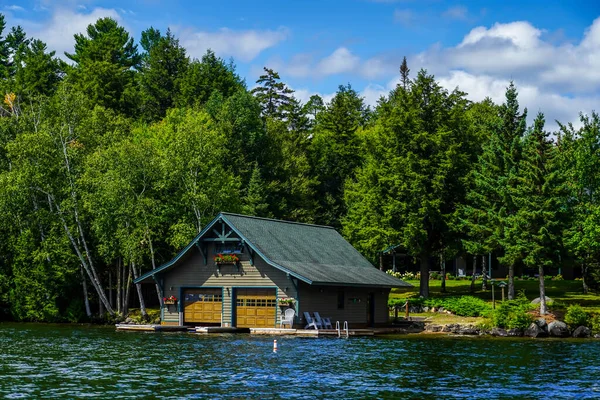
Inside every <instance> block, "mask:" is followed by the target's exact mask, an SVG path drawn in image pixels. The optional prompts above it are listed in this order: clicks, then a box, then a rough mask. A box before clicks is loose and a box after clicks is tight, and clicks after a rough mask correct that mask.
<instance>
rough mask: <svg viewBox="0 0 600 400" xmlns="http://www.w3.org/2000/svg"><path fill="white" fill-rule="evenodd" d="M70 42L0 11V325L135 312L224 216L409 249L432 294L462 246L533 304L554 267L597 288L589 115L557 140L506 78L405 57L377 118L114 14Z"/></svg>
mask: <svg viewBox="0 0 600 400" xmlns="http://www.w3.org/2000/svg"><path fill="white" fill-rule="evenodd" d="M74 39H75V46H74V48H73V51H72V52H71V53H65V57H66V59H68V62H65V61H63V60H62V59H61V58H59V57H58V55H57V54H55V53H54V52H53V51H50V50H49V49H48V48H47V46H46V44H45V43H44V42H43V41H42V40H40V39H38V38H30V37H28V36H27V33H26V32H24V30H23V29H22V28H21V27H18V26H17V27H12V28H10V29H8V28H7V26H6V23H5V20H4V17H3V16H1V15H0V77H1V78H0V85H1V90H2V95H3V98H2V99H0V102H1V104H0V238H1V239H2V240H0V319H14V320H18V321H48V322H61V321H69V322H78V321H85V320H90V319H93V318H97V317H98V316H103V317H104V318H108V319H110V318H116V317H118V316H122V315H126V314H127V312H128V309H129V308H130V307H134V306H135V307H137V306H138V304H137V301H138V300H139V302H140V303H141V304H139V305H141V307H142V309H143V308H144V301H143V296H142V291H141V287H140V286H139V285H137V286H136V285H133V284H132V280H133V279H135V278H136V277H138V276H139V275H140V274H142V273H144V272H147V271H148V270H150V269H152V268H156V267H157V266H159V265H161V264H162V263H164V262H166V261H168V260H169V259H171V257H172V256H173V255H174V254H176V253H177V251H178V250H179V249H181V248H182V247H183V246H185V245H186V244H187V243H188V242H189V241H190V240H191V239H192V238H193V237H194V236H196V235H197V234H198V233H199V232H200V231H201V230H202V228H203V227H204V225H205V224H207V223H208V222H209V221H210V220H211V219H212V218H213V217H214V216H215V215H216V214H217V213H218V212H219V211H228V212H237V213H243V214H248V215H255V216H261V217H269V218H277V219H284V220H291V221H298V222H307V223H315V224H320V225H329V226H333V227H335V228H336V229H338V230H339V231H340V232H341V233H342V235H343V236H344V237H345V238H346V239H347V240H349V241H350V242H351V243H352V244H353V245H354V246H355V247H356V248H357V249H358V250H359V251H360V252H361V253H362V254H363V255H364V256H365V257H367V258H368V259H369V260H371V262H372V263H373V264H374V265H377V263H378V261H377V253H378V251H380V250H382V249H384V248H386V247H388V246H390V245H396V244H400V245H401V246H402V248H403V249H404V251H405V252H406V253H407V254H409V255H410V256H411V257H413V259H414V261H415V263H418V264H420V270H421V275H420V276H421V286H420V294H421V295H422V296H424V297H427V296H428V295H429V289H428V288H429V280H428V271H429V269H430V268H432V265H431V260H432V259H436V258H440V257H442V258H447V259H449V258H451V257H454V256H456V255H459V254H467V253H468V254H472V255H485V254H488V253H490V252H494V253H495V254H496V255H497V256H498V260H499V261H500V263H502V264H503V265H505V266H507V267H508V270H509V277H508V278H509V279H508V281H509V290H508V296H509V298H514V297H515V293H514V285H513V277H514V274H515V268H516V267H517V266H527V267H529V268H536V270H537V271H539V276H540V291H541V293H542V294H543V290H544V278H543V277H544V268H548V267H549V266H552V265H557V264H559V263H562V264H565V265H567V264H568V265H571V266H574V267H576V268H579V269H581V273H582V276H583V281H582V290H584V291H587V290H593V289H594V285H595V282H596V276H597V275H599V274H598V273H599V272H600V268H599V264H598V261H599V260H600V197H599V196H596V193H597V192H598V190H596V187H599V186H600V119H599V117H598V115H597V114H595V113H592V115H583V114H582V115H581V116H580V121H579V123H578V124H575V125H574V124H571V123H562V124H561V123H560V122H559V123H558V126H559V129H558V131H557V132H548V131H547V130H546V129H545V119H544V115H543V114H542V113H541V112H540V113H538V114H537V115H535V116H534V118H533V123H532V124H531V125H529V124H528V122H527V109H526V108H525V107H522V106H521V105H520V104H519V101H518V90H517V87H516V86H515V85H514V84H512V83H511V85H510V86H509V87H507V89H506V95H505V100H504V102H503V104H494V102H492V101H491V100H490V99H486V100H484V101H481V102H472V101H469V100H468V97H467V93H464V92H461V91H460V89H459V88H456V89H455V90H453V91H451V92H450V91H448V90H445V89H444V88H443V87H441V86H440V84H439V83H438V82H437V81H436V79H435V77H434V76H431V75H430V74H428V73H427V71H425V70H420V71H417V72H413V73H411V71H410V69H409V65H408V63H407V61H406V58H405V59H404V62H403V63H402V65H400V66H399V77H400V80H399V82H400V83H399V84H398V85H397V86H396V87H395V88H394V89H393V90H391V91H390V93H389V94H388V95H387V96H384V97H382V98H380V100H379V101H378V103H377V105H376V106H374V107H370V106H368V105H367V104H365V101H364V99H363V98H361V96H360V95H359V94H358V93H357V92H356V91H355V90H354V89H353V88H352V86H351V85H350V84H344V85H340V86H339V88H338V90H337V92H336V93H335V95H334V96H333V98H332V99H331V100H330V101H328V102H326V101H324V100H323V99H322V98H321V97H319V96H317V95H314V96H312V97H311V98H310V99H309V100H308V101H307V102H306V103H302V102H301V101H300V100H298V99H297V98H296V97H295V95H294V92H293V90H291V89H290V88H289V87H288V86H287V85H286V84H285V83H284V82H283V81H282V79H281V78H280V76H279V74H278V73H277V72H276V71H273V70H271V69H269V68H265V69H264V74H263V75H261V76H260V78H259V79H258V81H257V82H256V83H254V82H245V80H244V79H243V78H242V77H240V76H239V75H238V74H237V73H236V68H235V65H234V63H233V61H227V60H223V59H222V58H220V57H218V56H217V55H216V54H215V53H214V52H212V51H207V52H206V53H205V54H204V55H203V56H202V58H201V59H195V58H192V57H190V56H189V55H188V54H187V53H186V49H185V48H183V47H182V46H181V45H180V44H179V40H178V38H176V37H174V35H173V34H172V33H171V32H170V31H169V30H167V31H166V32H160V31H159V30H157V29H155V28H152V27H151V28H149V29H147V30H145V31H143V32H141V39H140V40H139V43H136V42H135V40H134V39H133V37H132V35H131V34H130V33H129V32H127V31H126V30H125V29H124V28H123V27H122V26H120V25H119V24H118V23H117V22H116V21H115V20H113V19H110V18H103V19H99V20H97V21H96V22H95V23H94V24H91V25H89V26H88V28H87V30H86V31H85V32H83V33H81V34H77V35H75V38H74ZM61 56H62V55H61ZM484 259H485V258H484ZM136 293H137V296H139V298H138V297H137V296H136ZM132 297H133V298H135V299H136V304H129V303H130V301H129V299H130V298H132ZM543 298H544V297H543V296H542V299H543ZM541 307H542V308H541V311H542V313H543V311H544V309H545V304H544V302H542V306H541Z"/></svg>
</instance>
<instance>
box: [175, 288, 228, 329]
mask: <svg viewBox="0 0 600 400" xmlns="http://www.w3.org/2000/svg"><path fill="white" fill-rule="evenodd" d="M183 305H184V307H185V308H184V312H183V321H184V322H185V323H196V324H221V311H222V309H223V307H222V305H223V294H222V292H221V289H186V290H185V291H184V295H183Z"/></svg>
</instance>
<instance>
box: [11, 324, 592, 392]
mask: <svg viewBox="0 0 600 400" xmlns="http://www.w3.org/2000/svg"><path fill="white" fill-rule="evenodd" d="M273 339H274V338H273V337H263V336H261V337H258V336H250V335H246V334H244V335H219V336H212V335H211V336H200V335H190V334H185V333H183V334H182V333H140V332H116V331H115V330H114V328H112V327H97V326H75V325H45V324H0V397H3V398H57V397H60V398H83V397H94V398H148V397H159V398H172V399H179V398H237V399H245V398H261V399H264V398H344V399H345V398H403V399H404V398H406V399H410V398H414V399H424V398H489V399H491V398H579V399H581V398H600V383H599V380H600V341H596V340H566V341H559V340H551V339H544V340H534V339H504V338H503V339H491V338H472V337H468V338H467V337H454V336H452V337H450V336H437V335H436V336H432V335H408V336H381V337H368V338H350V339H338V338H324V339H314V338H299V337H278V338H277V341H278V351H277V353H273Z"/></svg>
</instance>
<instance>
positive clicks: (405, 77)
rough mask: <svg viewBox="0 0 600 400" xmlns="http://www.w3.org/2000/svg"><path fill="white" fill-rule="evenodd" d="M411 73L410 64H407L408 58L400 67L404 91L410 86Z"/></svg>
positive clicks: (403, 60) (404, 59)
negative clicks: (409, 76)
mask: <svg viewBox="0 0 600 400" xmlns="http://www.w3.org/2000/svg"><path fill="white" fill-rule="evenodd" d="M409 73H410V69H409V68H408V64H407V63H406V56H404V58H403V59H402V64H401V65H400V82H401V84H402V87H403V88H404V90H406V89H407V88H408V86H409V85H410V79H409V78H408V74H409Z"/></svg>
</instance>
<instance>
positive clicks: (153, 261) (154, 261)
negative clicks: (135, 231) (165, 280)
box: [146, 224, 163, 307]
mask: <svg viewBox="0 0 600 400" xmlns="http://www.w3.org/2000/svg"><path fill="white" fill-rule="evenodd" d="M146 231H147V232H149V230H148V224H146ZM146 236H147V237H148V243H149V244H150V256H151V260H152V269H153V270H154V269H156V260H155V258H154V246H153V245H152V239H151V238H150V234H149V233H148V234H147V235H146ZM155 286H156V295H157V296H158V304H159V306H160V307H162V305H163V298H162V294H161V291H160V286H159V285H158V282H156V283H155Z"/></svg>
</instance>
